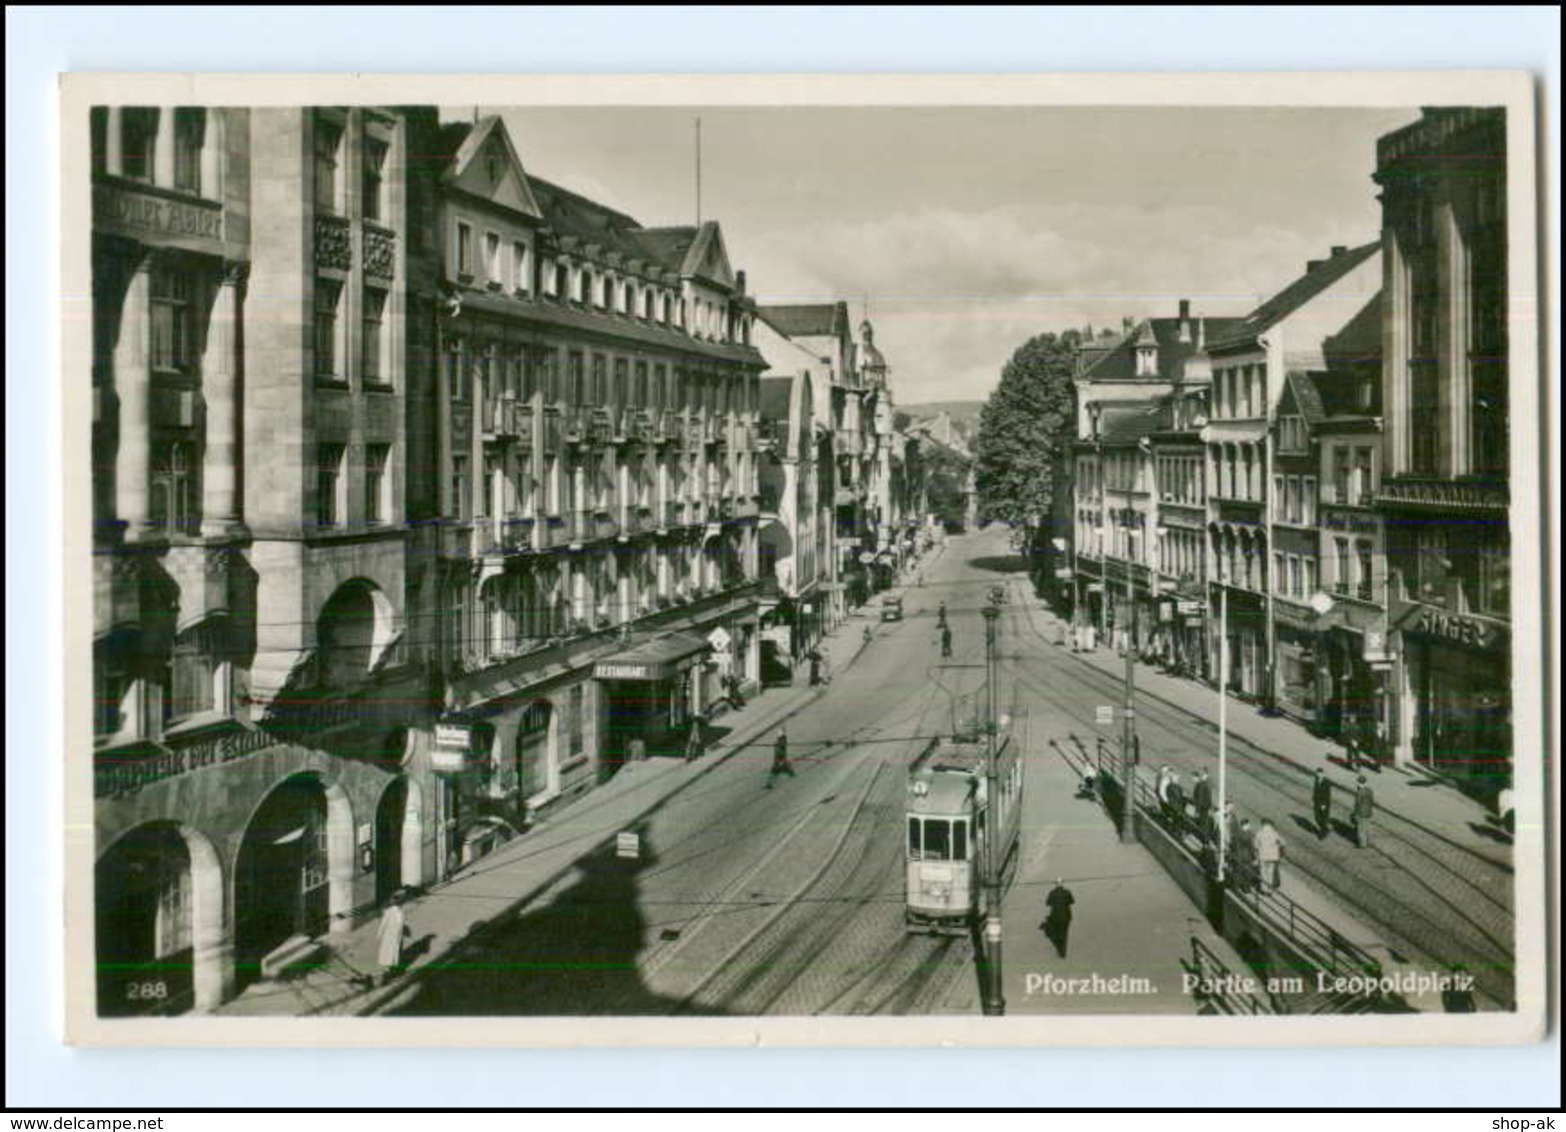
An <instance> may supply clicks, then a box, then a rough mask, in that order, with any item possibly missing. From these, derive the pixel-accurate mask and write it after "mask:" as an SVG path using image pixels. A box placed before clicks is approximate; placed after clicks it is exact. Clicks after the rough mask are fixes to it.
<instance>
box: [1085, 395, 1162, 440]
mask: <svg viewBox="0 0 1566 1132" xmlns="http://www.w3.org/2000/svg"><path fill="white" fill-rule="evenodd" d="M1105 418H1106V419H1105V420H1103V421H1101V422H1100V427H1099V438H1100V440H1101V441H1102V442H1103V443H1104V444H1135V443H1137V442H1138V441H1140V440H1142V439H1143V438H1145V437H1149V436H1152V435H1153V433H1155V432H1157V431H1158V430H1159V429H1161V428H1163V427H1164V424H1165V423H1166V420H1167V417H1166V415H1165V413H1164V405H1163V401H1162V400H1159V401H1156V402H1154V403H1152V404H1149V405H1143V406H1140V407H1138V408H1134V409H1127V410H1122V411H1120V412H1115V411H1114V410H1106V414H1105Z"/></svg>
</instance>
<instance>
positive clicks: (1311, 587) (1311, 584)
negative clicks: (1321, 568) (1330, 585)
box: [1300, 556, 1320, 597]
mask: <svg viewBox="0 0 1566 1132" xmlns="http://www.w3.org/2000/svg"><path fill="white" fill-rule="evenodd" d="M1300 565H1301V568H1302V569H1303V570H1304V572H1305V574H1304V577H1303V578H1301V579H1300V581H1301V588H1300V596H1301V597H1310V596H1311V595H1312V594H1314V593H1316V591H1317V590H1318V589H1319V588H1320V587H1319V585H1318V583H1319V581H1320V579H1319V578H1318V577H1317V572H1318V566H1317V562H1316V560H1315V559H1314V558H1311V557H1308V556H1307V557H1306V558H1303V559H1301V560H1300Z"/></svg>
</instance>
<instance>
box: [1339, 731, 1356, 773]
mask: <svg viewBox="0 0 1566 1132" xmlns="http://www.w3.org/2000/svg"><path fill="white" fill-rule="evenodd" d="M1343 751H1344V756H1343V757H1344V760H1345V761H1346V762H1347V763H1348V768H1349V770H1358V769H1359V764H1360V753H1359V725H1358V724H1357V723H1351V724H1349V728H1348V733H1347V734H1346V735H1344V737H1343Z"/></svg>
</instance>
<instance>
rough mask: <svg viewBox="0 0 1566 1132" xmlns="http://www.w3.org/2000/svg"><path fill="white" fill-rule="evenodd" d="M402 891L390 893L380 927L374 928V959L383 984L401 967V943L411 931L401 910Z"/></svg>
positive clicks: (390, 979)
mask: <svg viewBox="0 0 1566 1132" xmlns="http://www.w3.org/2000/svg"><path fill="white" fill-rule="evenodd" d="M402 901H403V893H402V889H400V888H399V889H398V890H397V891H396V892H394V893H392V895H391V900H390V902H388V903H387V905H386V908H385V910H384V911H383V912H382V913H381V923H380V927H379V928H377V929H376V933H375V934H376V949H375V959H376V962H378V963H379V964H380V966H381V985H382V986H385V985H386V984H387V983H389V982H391V981H392V978H393V977H394V976H395V975H396V974H397V973H398V972H399V971H400V970H401V969H402V947H403V943H404V942H405V941H406V940H407V939H408V937H409V936H411V935H412V934H413V933H412V931H411V930H410V929H409V927H408V917H407V915H406V914H405V913H404V912H403V910H402Z"/></svg>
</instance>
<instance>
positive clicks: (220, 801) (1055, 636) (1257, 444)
mask: <svg viewBox="0 0 1566 1132" xmlns="http://www.w3.org/2000/svg"><path fill="white" fill-rule="evenodd" d="M1533 97H1534V94H1533V88H1532V80H1531V79H1530V77H1529V76H1527V75H1526V74H1521V73H1481V72H1473V73H1465V72H1452V73H1440V74H1431V73H1423V74H1402V75H1399V74H1377V75H1365V74H1317V75H1307V74H1301V75H1289V76H1284V75H1264V74H1256V75H1202V76H1198V75H1163V76H1157V75H1148V76H1136V75H1113V76H1109V75H1105V76H992V77H980V76H961V77H958V76H864V77H857V78H854V77H846V78H845V77H812V76H752V77H723V78H718V77H693V76H683V77H682V76H669V77H662V78H658V77H642V78H630V77H615V76H593V77H590V78H588V77H577V78H573V77H535V78H525V79H524V78H503V77H485V78H475V77H456V76H454V77H437V78H431V77H418V76H368V77H366V76H356V77H349V76H320V75H308V76H298V75H294V76H282V75H277V76H242V75H210V76H197V75H161V76H160V75H91V74H73V75H67V76H65V77H64V78H63V80H62V108H61V117H60V132H61V147H62V154H63V180H62V188H63V202H64V203H63V210H62V216H63V230H62V233H61V236H62V248H63V256H64V259H63V290H62V302H61V319H62V328H61V333H62V355H63V358H64V367H63V370H64V372H63V373H62V375H61V385H62V389H63V397H64V404H65V407H66V411H65V414H64V420H65V427H66V430H67V437H66V448H65V451H66V464H65V467H64V469H63V476H64V481H65V483H66V485H67V489H68V490H67V498H68V502H69V511H68V514H67V522H66V528H67V555H66V568H67V575H68V577H67V583H66V592H67V594H68V595H69V600H68V602H67V609H66V617H67V648H66V661H67V665H68V668H67V672H66V684H67V699H66V702H65V704H64V708H63V710H64V711H65V719H66V729H65V733H66V736H67V740H68V745H67V748H66V750H65V752H64V758H63V764H64V766H65V768H66V778H67V796H66V798H65V803H64V804H65V812H66V820H65V830H66V842H67V843H66V865H67V870H66V871H67V880H68V892H67V922H66V924H65V925H64V930H65V945H66V947H65V951H66V956H67V958H66V969H67V977H68V994H67V1009H68V1036H69V1038H70V1040H71V1041H73V1042H79V1043H83V1044H108V1045H127V1044H163V1045H205V1044H213V1045H218V1044H221V1045H295V1046H298V1045H305V1046H313V1045H320V1046H332V1045H378V1044H399V1045H434V1044H442V1045H461V1044H471V1045H534V1046H539V1045H567V1044H569V1045H621V1046H623V1045H657V1044H662V1045H682V1046H692V1045H698V1046H715V1045H741V1044H745V1045H752V1044H758V1043H759V1044H770V1045H803V1044H808V1045H940V1044H949V1045H970V1046H971V1045H1029V1044H1040V1045H1043V1044H1071V1045H1110V1046H1112V1045H1147V1044H1167V1043H1179V1044H1184V1045H1201V1044H1236V1043H1239V1044H1256V1045H1262V1044H1296V1043H1298V1044H1304V1043H1313V1044H1357V1043H1401V1044H1421V1043H1454V1044H1457V1043H1495V1042H1520V1041H1528V1040H1533V1039H1536V1038H1538V1037H1539V1036H1541V1035H1542V1033H1543V1028H1544V1020H1545V1007H1546V1003H1547V1001H1548V999H1549V996H1550V993H1551V988H1550V986H1549V984H1548V981H1547V980H1548V973H1547V966H1548V965H1547V963H1546V956H1547V954H1548V949H1549V948H1550V947H1551V946H1553V945H1552V944H1551V943H1550V942H1549V940H1548V936H1547V930H1546V929H1547V924H1548V923H1549V917H1550V915H1551V914H1552V909H1551V908H1550V907H1549V905H1548V903H1547V892H1548V891H1552V890H1547V884H1546V876H1547V871H1548V870H1547V867H1548V865H1549V861H1550V856H1549V854H1550V852H1551V850H1550V848H1549V847H1550V846H1551V845H1552V844H1553V841H1552V838H1551V836H1550V828H1551V826H1552V823H1553V821H1554V816H1555V815H1554V809H1553V807H1554V804H1555V803H1554V801H1553V799H1554V798H1555V791H1554V789H1553V784H1552V783H1551V782H1550V780H1549V779H1548V777H1547V776H1548V775H1549V774H1550V773H1551V771H1550V769H1549V768H1550V762H1549V760H1548V759H1547V757H1546V748H1545V745H1544V744H1545V738H1546V727H1545V720H1546V712H1547V711H1548V710H1549V707H1550V705H1549V701H1548V699H1547V697H1546V689H1545V677H1544V675H1543V673H1544V672H1545V666H1544V664H1543V658H1544V649H1545V632H1546V618H1544V617H1541V616H1539V611H1540V610H1541V608H1542V609H1545V610H1546V611H1547V615H1548V616H1553V615H1554V610H1553V603H1552V602H1551V601H1550V595H1549V594H1548V593H1547V592H1546V588H1545V585H1544V581H1543V577H1542V574H1541V555H1540V546H1541V543H1540V531H1541V527H1542V524H1543V522H1544V514H1543V512H1542V510H1541V499H1542V484H1543V476H1544V472H1543V471H1542V470H1541V469H1542V467H1543V464H1542V453H1543V452H1544V451H1545V450H1546V448H1545V445H1544V443H1543V440H1544V438H1543V435H1542V426H1541V424H1540V422H1541V421H1542V420H1544V419H1545V414H1544V413H1542V412H1541V398H1542V394H1541V382H1540V372H1541V366H1540V335H1539V327H1538V323H1537V319H1538V308H1537V305H1536V300H1537V284H1536V281H1537V275H1538V272H1537V223H1538V214H1537V190H1536V181H1535V164H1534V161H1535V152H1534V151H1535V146H1536V144H1537V138H1536V125H1535V118H1534V106H1533Z"/></svg>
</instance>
